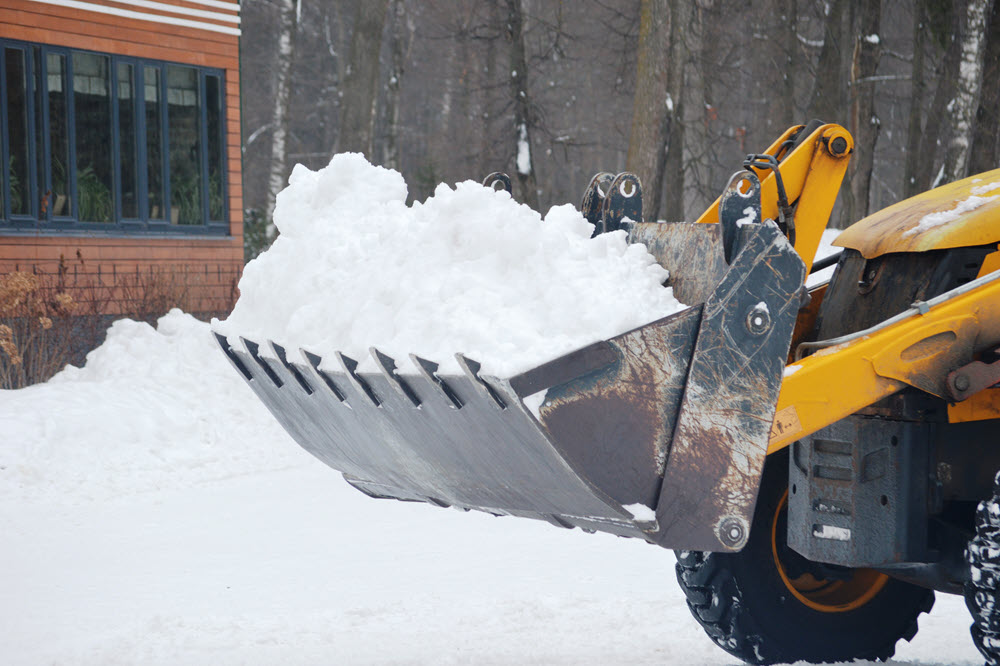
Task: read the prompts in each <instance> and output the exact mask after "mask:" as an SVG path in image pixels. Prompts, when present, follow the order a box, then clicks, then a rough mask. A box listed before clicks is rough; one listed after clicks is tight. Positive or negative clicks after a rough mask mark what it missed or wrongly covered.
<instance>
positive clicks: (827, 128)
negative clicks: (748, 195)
mask: <svg viewBox="0 0 1000 666" xmlns="http://www.w3.org/2000/svg"><path fill="white" fill-rule="evenodd" d="M800 127H802V126H801V125H799V126H796V127H791V128H789V129H788V130H787V131H786V132H785V133H784V134H782V135H781V137H780V138H779V139H778V140H777V141H775V142H774V143H773V144H771V146H770V147H768V149H767V153H768V154H770V155H776V154H777V153H778V151H779V150H780V149H781V145H782V144H783V143H784V142H785V141H787V140H788V138H789V137H790V136H791V135H792V134H793V133H794V132H795V131H797V130H798V129H799V128H800ZM838 138H842V139H843V144H842V145H841V146H838V147H842V150H840V151H838V152H836V153H835V151H834V150H833V149H831V147H830V146H831V145H837V144H834V140H835V139H838ZM853 150H854V139H853V138H852V137H851V134H850V132H848V131H847V130H845V129H844V128H843V127H841V126H840V125H836V124H828V125H823V126H821V127H819V128H818V129H817V130H815V131H814V132H813V133H812V134H811V135H810V136H809V137H807V138H806V139H805V140H804V141H803V142H802V143H800V144H799V145H798V146H797V147H796V148H795V150H793V151H791V152H790V153H788V155H786V156H784V157H783V158H782V160H781V162H780V166H779V169H780V170H781V179H782V183H783V184H784V186H785V194H786V196H787V197H788V202H789V203H790V204H793V205H796V208H795V250H796V251H797V252H798V253H799V256H800V257H802V260H803V261H804V262H805V264H806V274H808V272H809V269H810V268H811V267H812V262H813V258H814V257H815V256H816V248H818V247H819V242H820V239H821V237H822V236H823V230H824V229H826V224H827V222H828V221H829V219H830V212H831V211H832V210H833V204H834V202H835V201H836V199H837V193H838V192H839V191H840V183H841V181H843V179H844V173H845V172H846V171H847V164H848V162H849V161H850V155H851V153H852V152H853ZM755 172H756V173H757V176H758V178H760V180H761V196H760V203H761V214H762V216H763V218H764V219H768V218H770V219H774V220H777V219H778V186H777V179H776V178H775V176H774V173H773V172H771V171H770V170H767V169H755ZM720 199H721V197H720ZM696 221H697V222H699V223H712V222H718V221H719V199H716V200H715V203H713V204H712V205H711V206H709V208H708V209H707V210H706V211H705V212H704V213H702V215H701V217H699V218H698V219H697V220H696Z"/></svg>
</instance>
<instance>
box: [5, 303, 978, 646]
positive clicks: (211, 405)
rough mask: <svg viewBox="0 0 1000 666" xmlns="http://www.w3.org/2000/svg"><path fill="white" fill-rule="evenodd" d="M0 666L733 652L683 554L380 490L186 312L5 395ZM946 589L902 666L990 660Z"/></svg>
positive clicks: (114, 336)
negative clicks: (323, 453)
mask: <svg viewBox="0 0 1000 666" xmlns="http://www.w3.org/2000/svg"><path fill="white" fill-rule="evenodd" d="M0 424H2V425H0V534H2V535H3V537H2V541H0V543H2V546H0V595H2V597H0V598H2V601H0V664H4V665H20V664H171V665H173V664H442V663H444V664H449V663H457V664H602V665H603V664H630V665H632V664H678V665H679V664H685V665H686V664H732V663H735V662H734V660H733V659H731V658H729V657H728V656H727V655H726V654H725V653H723V652H722V651H720V650H719V649H717V648H716V647H714V646H713V645H712V644H711V643H710V642H709V640H708V639H707V638H706V637H705V636H704V635H703V633H702V632H701V630H700V628H699V627H698V626H697V625H696V624H695V622H694V621H693V620H692V619H691V618H690V617H689V615H688V611H687V609H686V608H685V606H684V602H683V598H682V596H681V594H680V592H679V591H678V589H677V586H676V582H675V581H674V574H673V563H674V559H673V555H672V554H671V553H669V552H667V551H664V550H662V549H659V548H656V547H654V546H649V545H646V544H643V543H640V542H637V541H634V540H623V539H616V538H614V537H610V536H607V535H586V534H583V533H582V532H579V531H563V530H558V529H555V528H552V527H550V526H548V525H545V524H541V523H535V522H533V521H525V520H515V519H510V518H506V519H503V518H492V517H489V516H485V515H478V514H463V513H460V512H458V511H452V510H443V509H436V508H432V507H429V506H424V505H412V504H403V503H400V502H389V501H376V500H371V499H369V498H367V497H365V496H363V495H361V494H360V493H358V492H356V491H354V490H352V489H350V488H349V487H348V486H347V485H346V484H345V483H344V482H343V481H342V480H341V478H340V477H339V475H338V474H337V473H335V472H333V471H332V470H330V469H328V468H326V467H325V466H324V465H322V464H321V463H319V462H318V461H315V460H313V459H312V458H311V457H310V456H308V455H307V454H306V453H304V452H302V451H301V450H300V449H299V448H298V447H297V446H296V445H295V444H294V443H293V442H292V441H291V440H290V439H289V438H288V437H287V436H286V435H285V434H284V433H283V431H281V430H280V428H278V426H277V425H276V424H274V423H272V421H271V418H270V416H269V415H268V414H267V413H266V412H265V411H264V410H263V408H261V407H259V406H258V404H257V402H256V400H255V399H254V398H253V396H252V395H251V394H250V392H249V389H247V387H246V386H244V385H243V383H242V381H241V380H240V379H239V378H238V377H237V375H236V373H235V372H234V371H233V370H232V369H231V368H230V367H229V366H228V365H227V363H226V361H225V359H224V357H223V356H222V354H221V353H220V352H219V351H218V349H217V348H215V346H214V342H213V341H212V340H211V336H210V333H209V328H208V325H207V324H203V323H200V322H197V321H195V320H193V319H191V318H190V317H188V316H186V315H183V314H181V313H179V312H174V313H171V314H170V315H168V316H167V317H165V318H164V319H162V320H161V322H160V325H159V330H153V329H152V328H151V327H149V326H146V325H145V324H137V323H134V322H119V323H116V324H115V326H114V327H113V329H112V331H111V332H110V334H109V337H108V341H107V342H106V343H105V345H104V346H102V347H101V348H100V349H99V350H97V351H96V352H94V353H93V354H92V355H91V356H90V357H89V359H88V363H87V366H86V367H85V368H83V369H79V370H78V369H68V370H67V371H65V372H64V373H62V374H61V375H60V376H58V377H57V378H56V379H54V380H52V381H51V382H49V383H47V384H44V385H41V386H36V387H32V388H29V389H24V390H21V391H13V392H10V391H8V392H0ZM968 624H969V620H968V618H967V613H966V611H965V609H964V606H963V605H962V603H961V601H960V600H959V599H958V598H955V597H944V596H940V597H939V600H938V603H937V606H936V607H935V609H934V612H933V614H932V615H931V616H929V617H923V618H922V619H921V631H920V633H919V634H918V636H917V638H916V640H915V643H914V644H911V645H901V646H900V648H899V651H898V655H897V659H898V662H897V663H914V664H978V663H981V661H980V660H979V659H978V657H977V654H976V652H975V650H974V649H973V647H972V644H971V641H970V640H969V638H968Z"/></svg>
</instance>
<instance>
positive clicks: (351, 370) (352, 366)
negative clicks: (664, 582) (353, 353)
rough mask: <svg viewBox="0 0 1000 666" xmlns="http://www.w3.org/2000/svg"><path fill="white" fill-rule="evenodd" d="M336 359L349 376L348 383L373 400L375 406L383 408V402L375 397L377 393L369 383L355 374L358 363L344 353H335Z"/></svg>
mask: <svg viewBox="0 0 1000 666" xmlns="http://www.w3.org/2000/svg"><path fill="white" fill-rule="evenodd" d="M335 357H336V359H337V363H339V364H340V367H341V368H342V369H343V371H344V374H346V375H347V378H348V381H350V383H351V384H352V385H353V386H354V388H355V389H357V390H358V392H359V393H361V394H362V395H364V396H365V397H367V398H368V399H369V400H371V402H372V404H373V405H375V406H376V407H381V406H382V400H381V399H380V398H379V397H378V396H377V395H375V391H373V390H372V387H371V386H369V385H368V382H366V381H365V380H364V379H362V378H361V376H360V375H358V373H357V372H355V371H356V370H357V368H358V362H357V361H355V360H354V359H353V358H351V357H350V356H345V355H344V354H343V353H342V352H335Z"/></svg>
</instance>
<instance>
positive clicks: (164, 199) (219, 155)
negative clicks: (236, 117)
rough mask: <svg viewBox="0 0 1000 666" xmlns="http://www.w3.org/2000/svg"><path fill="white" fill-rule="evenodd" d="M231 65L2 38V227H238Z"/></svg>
mask: <svg viewBox="0 0 1000 666" xmlns="http://www.w3.org/2000/svg"><path fill="white" fill-rule="evenodd" d="M224 94H225V93H224V78H223V75H222V72H220V71H218V70H211V69H206V68H202V67H191V66H187V65H179V64H173V63H165V62H159V61H152V60H143V59H139V58H131V57H125V56H115V55H109V54H103V53H93V52H89V51H79V50H72V49H64V48H59V47H53V46H43V45H34V44H25V43H21V42H13V41H9V40H0V100H2V107H3V108H2V111H3V114H2V119H0V158H2V160H0V167H2V168H0V231H2V230H4V229H8V230H9V229H32V230H36V229H37V230H43V231H44V230H51V231H67V230H74V229H76V230H81V231H93V230H105V231H111V232H115V233H132V232H143V231H151V232H167V233H170V232H176V233H183V232H191V231H194V232H197V233H219V234H225V233H228V224H227V223H226V218H227V215H226V194H225V192H226V191H225V182H226V174H225V165H226V154H225V150H226V141H225V127H224V121H225V106H224V104H225V102H224Z"/></svg>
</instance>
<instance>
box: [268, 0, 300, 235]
mask: <svg viewBox="0 0 1000 666" xmlns="http://www.w3.org/2000/svg"><path fill="white" fill-rule="evenodd" d="M297 18H298V0H282V1H281V33H280V34H279V35H278V52H277V53H276V54H275V61H276V62H275V85H274V107H273V111H272V113H271V164H270V170H269V173H268V179H267V204H266V209H265V216H266V220H267V237H268V240H269V241H270V240H273V239H274V235H275V229H274V222H273V220H274V202H275V199H276V197H277V196H278V192H280V191H281V190H282V189H284V187H285V184H286V179H287V174H286V173H285V171H286V155H287V150H286V147H285V144H286V140H287V138H288V103H289V97H290V92H289V91H290V89H291V80H292V60H293V56H294V55H295V32H296V30H297V28H298V20H297Z"/></svg>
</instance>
